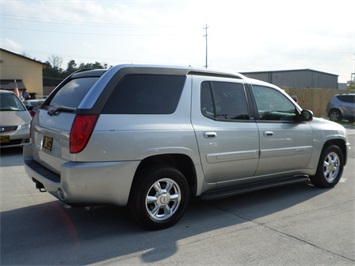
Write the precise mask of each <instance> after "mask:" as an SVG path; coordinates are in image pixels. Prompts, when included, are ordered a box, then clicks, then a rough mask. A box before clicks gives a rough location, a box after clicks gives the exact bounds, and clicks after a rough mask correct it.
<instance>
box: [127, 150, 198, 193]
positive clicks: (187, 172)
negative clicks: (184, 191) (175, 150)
mask: <svg viewBox="0 0 355 266" xmlns="http://www.w3.org/2000/svg"><path fill="white" fill-rule="evenodd" d="M159 166H170V167H173V168H176V169H177V170H179V171H180V172H181V173H182V174H183V175H184V176H185V177H186V180H187V182H188V184H189V188H190V194H191V196H195V195H196V191H197V176H196V169H195V166H194V163H193V161H192V159H191V158H190V157H189V156H187V155H185V154H161V155H154V156H150V157H147V158H145V159H144V160H142V161H141V163H140V164H139V166H138V168H137V170H136V173H135V175H134V178H133V184H134V182H136V181H137V179H138V178H139V176H140V175H139V173H141V172H142V171H145V170H146V169H148V168H152V167H159Z"/></svg>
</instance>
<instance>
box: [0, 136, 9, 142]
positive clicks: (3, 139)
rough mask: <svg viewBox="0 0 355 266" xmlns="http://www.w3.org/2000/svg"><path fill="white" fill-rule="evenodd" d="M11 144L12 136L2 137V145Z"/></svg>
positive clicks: (0, 139)
mask: <svg viewBox="0 0 355 266" xmlns="http://www.w3.org/2000/svg"><path fill="white" fill-rule="evenodd" d="M9 142H10V136H8V135H4V136H0V143H9Z"/></svg>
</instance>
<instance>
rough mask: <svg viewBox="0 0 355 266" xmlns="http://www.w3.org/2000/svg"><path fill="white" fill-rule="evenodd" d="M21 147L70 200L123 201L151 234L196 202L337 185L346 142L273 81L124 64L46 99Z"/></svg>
mask: <svg viewBox="0 0 355 266" xmlns="http://www.w3.org/2000/svg"><path fill="white" fill-rule="evenodd" d="M31 133H32V134H31V136H32V143H31V144H29V145H26V146H25V148H24V164H25V170H26V172H27V174H28V176H29V177H30V178H31V179H32V180H33V181H34V182H35V184H36V187H37V188H38V189H39V190H40V191H48V192H49V193H51V194H52V195H53V196H55V197H56V198H58V199H59V200H60V201H62V202H64V203H65V204H68V205H75V206H77V205H84V206H90V205H92V204H116V205H119V206H128V208H129V209H130V210H131V212H132V214H133V216H134V217H135V218H136V219H137V221H139V222H140V223H142V224H143V225H145V226H147V227H148V228H151V229H162V228H166V227H169V226H172V225H173V224H175V223H176V222H177V221H178V220H179V219H180V218H181V217H182V215H183V213H184V212H185V209H186V206H187V204H188V201H189V198H190V197H201V198H202V199H206V200H212V199H215V198H221V197H228V196H231V195H236V194H240V193H245V192H249V191H253V190H258V189H264V188H267V187H274V186H280V185H285V184H291V183H295V182H308V181H310V182H311V183H312V184H313V185H314V186H315V187H322V188H331V187H334V186H335V185H336V184H337V183H338V182H339V180H340V178H341V176H342V173H343V167H344V165H345V164H346V161H347V154H348V148H349V147H350V145H349V143H348V141H347V136H346V130H345V128H344V127H343V126H341V125H339V124H337V123H334V122H331V121H327V120H324V119H318V118H313V114H312V112H311V111H308V110H302V109H301V107H300V106H298V105H297V104H296V103H295V102H294V100H293V99H292V98H291V97H290V96H288V95H287V94H286V93H285V92H284V91H282V90H281V89H279V88H278V87H276V86H274V85H272V84H269V83H266V82H262V81H258V80H254V79H249V78H246V77H244V76H242V75H239V74H235V73H232V72H231V73H228V72H220V71H213V70H207V69H194V68H184V67H163V66H143V65H119V66H115V67H112V68H110V69H108V70H89V71H82V72H78V73H74V74H72V75H70V76H69V77H68V78H67V79H66V80H64V81H63V82H62V83H61V84H60V85H59V86H58V87H57V88H55V89H54V91H53V92H52V93H51V94H50V96H49V97H48V98H47V99H46V100H45V101H44V103H43V104H42V106H41V107H40V109H39V110H38V115H36V116H35V117H34V118H33V121H32V127H31Z"/></svg>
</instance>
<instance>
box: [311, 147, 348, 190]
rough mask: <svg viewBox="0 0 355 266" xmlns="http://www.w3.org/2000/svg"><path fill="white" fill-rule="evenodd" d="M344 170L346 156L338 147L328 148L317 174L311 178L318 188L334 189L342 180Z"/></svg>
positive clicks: (321, 158) (321, 157)
mask: <svg viewBox="0 0 355 266" xmlns="http://www.w3.org/2000/svg"><path fill="white" fill-rule="evenodd" d="M343 169H344V155H343V152H342V151H341V149H340V148H339V147H338V146H336V145H331V146H329V147H327V148H326V149H325V150H324V151H323V152H322V154H321V156H320V159H319V163H318V168H317V172H316V174H315V175H314V176H310V179H311V182H312V183H313V185H315V186H316V187H321V188H330V187H334V186H335V185H336V184H337V183H338V182H339V180H340V178H341V175H342V174H343Z"/></svg>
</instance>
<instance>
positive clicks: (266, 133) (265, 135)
mask: <svg viewBox="0 0 355 266" xmlns="http://www.w3.org/2000/svg"><path fill="white" fill-rule="evenodd" d="M273 135H274V132H273V131H269V130H267V131H264V137H271V136H273Z"/></svg>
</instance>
